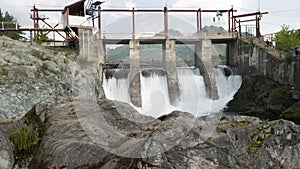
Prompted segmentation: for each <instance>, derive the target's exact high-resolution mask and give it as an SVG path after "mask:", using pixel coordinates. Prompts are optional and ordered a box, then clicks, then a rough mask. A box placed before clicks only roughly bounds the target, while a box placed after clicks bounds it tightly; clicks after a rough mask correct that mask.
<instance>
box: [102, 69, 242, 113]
mask: <svg viewBox="0 0 300 169" xmlns="http://www.w3.org/2000/svg"><path fill="white" fill-rule="evenodd" d="M177 73H178V86H179V89H180V98H179V99H178V101H177V102H176V103H175V104H173V105H171V104H170V101H169V95H168V85H167V76H166V74H165V73H164V72H163V71H162V70H159V69H152V70H151V69H146V70H142V71H141V73H140V78H141V96H142V107H136V109H137V110H138V111H139V112H140V113H142V114H145V115H150V116H153V117H159V116H161V115H163V114H168V113H170V112H171V111H173V110H181V111H185V112H189V113H192V114H193V115H195V116H204V115H208V114H210V113H213V112H220V111H222V110H223V109H224V108H226V104H227V103H228V102H229V101H230V100H232V99H233V96H234V94H235V93H236V92H237V91H238V89H239V88H240V86H241V83H242V78H241V76H238V75H234V74H233V73H232V72H231V70H230V69H229V68H228V67H225V66H219V67H218V68H215V69H214V73H215V78H216V84H217V89H218V95H219V99H218V100H212V99H209V98H208V97H207V93H206V89H205V84H204V80H203V77H202V76H201V75H200V74H199V69H198V68H193V67H186V68H177ZM103 88H104V91H105V94H106V97H107V98H108V99H111V100H118V101H123V102H128V103H130V94H129V78H128V70H122V69H114V70H106V71H105V72H104V81H103Z"/></svg>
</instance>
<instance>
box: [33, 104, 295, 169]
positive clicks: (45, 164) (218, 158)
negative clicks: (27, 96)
mask: <svg viewBox="0 0 300 169" xmlns="http://www.w3.org/2000/svg"><path fill="white" fill-rule="evenodd" d="M47 107H49V106H47ZM37 108H38V105H37ZM40 110H43V111H42V112H43V113H41V112H40V113H39V111H37V112H36V114H39V116H41V115H42V114H44V115H43V116H44V117H45V118H44V121H43V123H44V124H43V125H44V128H45V135H44V136H43V138H42V141H41V143H40V146H39V148H38V150H37V152H36V155H35V156H34V158H33V160H32V161H31V162H30V165H29V168H130V167H133V166H134V165H137V166H138V167H139V168H142V166H143V167H146V166H147V167H149V168H151V167H152V168H178V169H179V168H180V169H181V168H199V169H200V168H275V169H276V168H289V169H290V168H299V167H300V162H299V159H300V153H299V152H300V134H299V133H300V127H299V126H297V125H295V124H294V123H292V122H289V121H286V120H277V121H270V122H267V121H261V120H259V119H258V118H256V117H248V116H228V115H226V116H223V117H222V118H221V119H219V118H207V119H206V120H201V119H196V118H194V117H193V116H191V115H189V114H188V113H183V112H178V111H175V112H172V113H171V114H169V115H165V116H162V117H160V118H158V119H154V118H152V117H147V116H143V115H140V114H138V113H137V111H135V110H134V109H133V108H132V107H131V106H130V105H128V104H126V103H121V102H113V101H110V100H105V99H100V100H79V99H78V100H72V99H63V101H60V102H59V103H58V104H57V103H56V104H55V105H54V106H52V107H50V108H48V109H41V108H40ZM41 119H43V118H41Z"/></svg>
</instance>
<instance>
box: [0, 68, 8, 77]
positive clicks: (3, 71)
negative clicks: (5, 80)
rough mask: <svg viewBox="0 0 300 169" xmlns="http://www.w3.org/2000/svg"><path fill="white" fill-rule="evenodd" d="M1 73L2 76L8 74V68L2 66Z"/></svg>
mask: <svg viewBox="0 0 300 169" xmlns="http://www.w3.org/2000/svg"><path fill="white" fill-rule="evenodd" d="M1 75H3V76H8V70H7V69H5V68H2V69H1Z"/></svg>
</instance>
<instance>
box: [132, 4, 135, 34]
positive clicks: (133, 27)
mask: <svg viewBox="0 0 300 169" xmlns="http://www.w3.org/2000/svg"><path fill="white" fill-rule="evenodd" d="M132 39H135V18H134V8H132Z"/></svg>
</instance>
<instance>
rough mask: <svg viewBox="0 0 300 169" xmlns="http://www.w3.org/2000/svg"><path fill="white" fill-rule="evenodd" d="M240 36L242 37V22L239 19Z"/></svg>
mask: <svg viewBox="0 0 300 169" xmlns="http://www.w3.org/2000/svg"><path fill="white" fill-rule="evenodd" d="M239 36H240V37H241V36H242V28H241V20H240V19H239Z"/></svg>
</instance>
